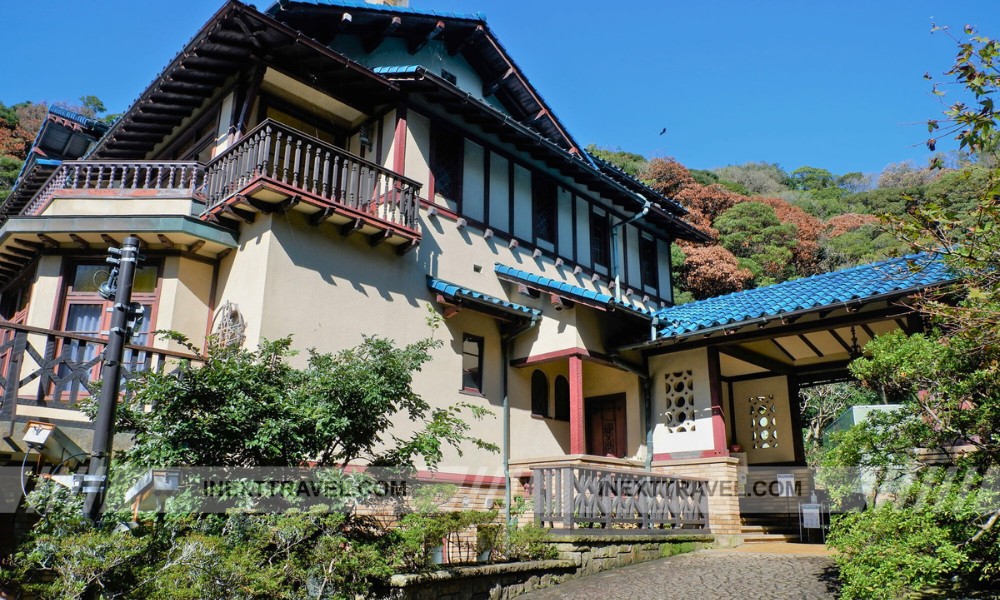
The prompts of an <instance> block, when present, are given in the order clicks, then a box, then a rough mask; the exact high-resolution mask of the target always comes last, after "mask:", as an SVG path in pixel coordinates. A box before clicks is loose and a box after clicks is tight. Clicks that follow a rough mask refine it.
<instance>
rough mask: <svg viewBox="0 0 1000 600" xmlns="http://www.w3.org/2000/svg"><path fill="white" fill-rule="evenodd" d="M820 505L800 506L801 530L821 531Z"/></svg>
mask: <svg viewBox="0 0 1000 600" xmlns="http://www.w3.org/2000/svg"><path fill="white" fill-rule="evenodd" d="M822 510H823V505H822V504H803V505H802V529H821V528H822V527H823V524H822V520H821V519H820V514H821V511H822Z"/></svg>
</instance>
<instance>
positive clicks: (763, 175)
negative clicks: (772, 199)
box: [714, 162, 790, 196]
mask: <svg viewBox="0 0 1000 600" xmlns="http://www.w3.org/2000/svg"><path fill="white" fill-rule="evenodd" d="M714 171H715V173H716V174H717V175H718V176H719V180H720V181H723V182H725V181H730V182H733V183H737V184H739V185H740V186H742V187H741V188H740V189H745V190H747V191H748V192H749V193H748V194H747V195H754V196H756V195H765V196H766V195H774V194H778V193H780V192H783V191H785V190H787V189H789V187H790V185H789V183H790V180H789V177H788V173H786V172H785V170H784V169H782V168H781V167H780V166H778V165H777V164H773V163H765V162H748V163H744V164H742V165H729V166H726V167H721V168H718V169H714Z"/></svg>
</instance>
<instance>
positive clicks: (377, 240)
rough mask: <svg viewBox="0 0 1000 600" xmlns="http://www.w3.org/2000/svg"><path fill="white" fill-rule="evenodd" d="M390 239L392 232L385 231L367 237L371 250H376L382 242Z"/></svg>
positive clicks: (389, 230)
mask: <svg viewBox="0 0 1000 600" xmlns="http://www.w3.org/2000/svg"><path fill="white" fill-rule="evenodd" d="M391 238H392V230H391V229H386V230H384V231H380V232H378V233H373V234H372V235H370V236H368V245H369V246H371V247H372V248H376V247H378V246H380V245H381V244H383V243H384V242H387V241H389V239H391Z"/></svg>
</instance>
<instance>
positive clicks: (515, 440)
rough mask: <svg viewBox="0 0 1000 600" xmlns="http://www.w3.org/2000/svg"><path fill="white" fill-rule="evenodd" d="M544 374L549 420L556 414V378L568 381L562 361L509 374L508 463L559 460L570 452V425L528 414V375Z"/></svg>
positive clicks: (529, 392) (529, 407)
mask: <svg viewBox="0 0 1000 600" xmlns="http://www.w3.org/2000/svg"><path fill="white" fill-rule="evenodd" d="M535 369H540V370H541V371H542V372H543V373H545V376H546V378H547V379H548V383H549V417H551V416H552V415H553V414H554V410H555V400H554V394H555V381H556V376H558V375H562V376H563V377H569V372H568V369H567V363H566V361H565V360H563V361H558V362H551V363H545V364H541V365H537V366H532V367H526V368H523V369H511V371H510V389H509V392H510V415H511V427H510V441H511V444H510V447H511V454H510V455H511V460H517V459H525V458H538V457H540V456H559V455H561V454H567V453H568V452H569V422H567V421H557V420H555V419H553V418H542V417H538V416H534V415H532V414H531V374H532V373H533V372H534V371H535Z"/></svg>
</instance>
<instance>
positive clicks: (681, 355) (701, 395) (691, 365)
mask: <svg viewBox="0 0 1000 600" xmlns="http://www.w3.org/2000/svg"><path fill="white" fill-rule="evenodd" d="M649 370H650V382H651V385H652V388H653V415H654V418H655V419H656V421H655V426H654V429H653V454H654V455H656V454H662V453H670V454H672V455H674V454H678V453H694V452H701V451H706V450H712V449H713V448H714V439H713V430H712V411H711V406H712V396H711V388H710V384H709V378H708V350H706V349H697V350H688V351H685V352H674V353H671V354H661V355H657V356H652V357H650V359H649ZM688 371H690V372H691V376H690V378H691V383H692V384H693V389H692V392H693V393H692V394H691V396H692V398H693V400H694V406H693V407H691V406H690V404H689V402H687V401H686V402H685V403H684V405H683V406H677V403H676V401H674V402H672V403H671V404H670V405H668V403H667V396H668V392H667V380H668V378H669V379H670V380H671V381H673V379H674V377H672V376H673V374H674V373H682V374H686V373H687V372H688ZM692 409H693V410H692ZM681 412H683V413H684V416H685V417H687V418H688V419H690V417H691V416H692V413H693V417H694V418H693V422H694V430H693V431H690V430H688V429H690V428H689V427H685V429H686V430H685V431H680V430H678V427H674V429H675V430H674V431H671V430H670V429H671V427H672V425H671V421H670V419H669V415H670V414H671V413H672V414H674V415H679V414H680V413H681Z"/></svg>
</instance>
